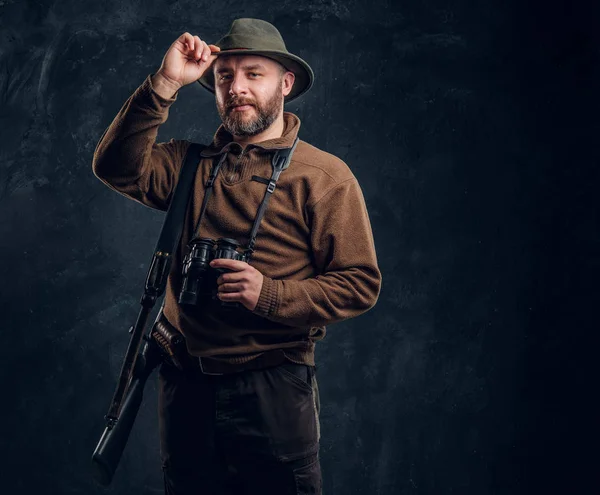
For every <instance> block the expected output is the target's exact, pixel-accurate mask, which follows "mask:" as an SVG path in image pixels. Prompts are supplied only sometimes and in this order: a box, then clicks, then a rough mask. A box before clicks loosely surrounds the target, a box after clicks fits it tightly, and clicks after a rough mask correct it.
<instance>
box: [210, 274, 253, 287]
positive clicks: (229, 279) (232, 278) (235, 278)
mask: <svg viewBox="0 0 600 495" xmlns="http://www.w3.org/2000/svg"><path fill="white" fill-rule="evenodd" d="M246 279H247V277H246V273H245V272H244V271H239V272H231V273H222V274H221V275H220V276H219V278H217V284H218V285H221V284H226V283H234V282H242V281H244V280H246Z"/></svg>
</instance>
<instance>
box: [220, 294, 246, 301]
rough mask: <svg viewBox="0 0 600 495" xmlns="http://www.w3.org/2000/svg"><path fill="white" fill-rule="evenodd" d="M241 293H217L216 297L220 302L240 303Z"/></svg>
mask: <svg viewBox="0 0 600 495" xmlns="http://www.w3.org/2000/svg"><path fill="white" fill-rule="evenodd" d="M241 294H242V293H241V292H218V293H217V297H218V298H219V299H220V300H221V301H241V300H242V295H241Z"/></svg>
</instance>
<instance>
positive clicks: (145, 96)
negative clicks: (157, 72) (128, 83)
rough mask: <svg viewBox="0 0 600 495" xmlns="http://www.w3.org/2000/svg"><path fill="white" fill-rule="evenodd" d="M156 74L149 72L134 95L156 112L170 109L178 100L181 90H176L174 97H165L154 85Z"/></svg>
mask: <svg viewBox="0 0 600 495" xmlns="http://www.w3.org/2000/svg"><path fill="white" fill-rule="evenodd" d="M153 75H154V74H149V75H148V76H147V77H146V79H145V80H144V82H143V83H142V84H141V86H140V87H139V88H138V89H137V90H136V91H135V93H134V97H136V99H137V101H138V102H140V103H142V104H144V105H145V106H147V107H148V108H150V109H152V110H154V111H155V112H159V113H161V112H164V111H165V110H166V109H168V108H169V107H170V106H171V105H172V104H173V103H174V102H175V101H176V100H177V95H178V94H179V91H178V92H176V93H175V94H174V95H173V97H172V98H168V99H167V98H163V97H162V96H160V95H159V94H158V93H157V92H156V91H154V88H153V87H152V76H153Z"/></svg>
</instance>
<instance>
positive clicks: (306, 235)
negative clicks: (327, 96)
mask: <svg viewBox="0 0 600 495" xmlns="http://www.w3.org/2000/svg"><path fill="white" fill-rule="evenodd" d="M151 76H152V75H149V76H148V77H147V78H146V79H145V81H144V82H143V84H142V85H141V86H140V87H139V88H138V89H137V90H136V91H135V92H134V93H133V95H132V96H131V97H130V98H129V99H128V100H127V101H126V102H125V104H124V105H123V107H122V108H121V110H120V111H119V113H118V114H117V116H116V117H115V119H114V120H113V122H112V123H111V124H110V126H109V127H108V128H107V129H106V131H105V132H104V134H103V135H102V137H101V139H100V141H99V143H98V145H97V147H96V151H95V153H94V158H93V164H92V167H93V171H94V174H95V175H96V176H97V177H98V178H99V179H100V180H102V181H103V182H104V183H105V184H106V185H107V186H109V187H111V188H112V189H114V190H116V191H118V192H119V193H121V194H123V195H125V196H127V197H128V198H131V199H133V200H135V201H138V202H140V203H142V204H144V205H146V206H149V207H151V208H155V209H159V210H163V211H166V210H167V208H168V205H169V202H170V199H171V194H172V192H173V190H174V187H175V184H176V182H177V179H178V174H179V171H180V168H181V166H182V163H183V159H184V157H185V153H186V151H187V148H188V146H189V144H190V142H189V141H185V140H175V139H171V140H170V141H169V142H164V143H156V136H157V132H158V127H159V126H160V125H161V124H162V123H164V122H165V121H166V120H167V117H168V113H169V107H170V106H171V105H172V104H173V102H174V101H176V99H177V96H178V94H175V95H174V96H173V98H171V99H165V98H163V97H161V96H159V95H158V94H157V93H156V92H155V91H154V89H153V88H152V82H151ZM284 121H285V128H284V131H283V134H282V136H281V137H279V138H276V139H270V140H267V141H263V142H261V143H255V144H249V145H247V146H246V147H245V148H242V147H241V146H240V145H239V144H238V143H235V142H234V141H233V140H232V136H231V134H230V133H229V132H227V131H226V130H225V129H224V127H223V126H222V125H221V126H220V127H219V128H218V130H217V132H216V133H215V135H214V138H213V141H212V142H211V144H210V145H209V147H208V148H206V149H205V150H204V151H203V152H202V157H203V158H202V160H201V161H200V163H199V164H198V172H197V176H196V179H195V183H194V186H193V187H194V190H193V194H192V197H191V200H190V204H189V206H188V210H187V213H186V217H185V221H184V227H183V232H182V236H181V243H180V246H179V248H178V249H177V250H176V252H175V253H173V265H172V269H171V273H170V274H169V278H168V283H167V287H166V291H165V301H164V308H163V313H164V316H165V317H166V318H167V320H168V321H169V322H170V323H171V324H172V325H173V326H174V327H175V328H177V329H178V330H179V331H180V332H182V333H183V335H184V336H185V337H186V341H187V346H188V350H189V352H190V353H191V354H192V355H195V356H215V357H220V358H222V359H225V360H228V361H231V362H243V361H246V360H248V359H251V358H252V357H255V356H256V355H258V354H259V353H260V352H262V351H266V350H269V349H274V348H281V349H284V351H285V353H286V356H287V357H288V359H290V360H292V361H295V362H303V363H306V364H311V365H314V347H315V342H316V341H318V340H321V339H322V338H323V337H324V336H325V331H326V325H328V324H330V323H334V322H338V321H342V320H345V319H347V318H351V317H354V316H357V315H359V314H361V313H363V312H365V311H367V310H368V309H370V308H371V307H372V306H373V305H374V304H375V302H376V301H377V298H378V296H379V290H380V284H381V273H380V271H379V268H378V266H377V258H376V254H375V246H374V242H373V235H372V232H371V225H370V221H369V217H368V213H367V209H366V206H365V202H364V198H363V195H362V192H361V189H360V186H359V184H358V182H357V180H356V177H355V176H354V175H353V174H352V172H351V170H350V169H349V168H348V166H347V165H346V164H345V163H344V162H343V161H342V160H340V159H339V158H337V157H335V156H333V155H331V154H329V153H326V152H324V151H321V150H319V149H317V148H315V147H314V146H311V145H310V144H308V143H306V142H304V141H302V140H299V141H298V145H297V146H296V149H295V151H294V154H293V155H292V160H291V163H290V166H289V168H288V169H287V170H285V171H283V172H282V174H281V176H280V177H279V180H278V181H277V187H276V189H275V191H274V193H273V194H272V196H271V199H270V202H269V205H268V207H267V211H266V213H265V215H264V217H263V220H262V222H261V224H260V229H259V231H258V235H257V241H256V246H255V252H254V254H253V257H252V259H251V260H250V264H251V265H252V266H254V267H255V268H256V269H257V270H259V271H260V272H261V273H262V274H263V276H264V282H263V286H262V291H261V294H260V298H259V301H258V305H257V307H256V309H255V310H254V311H252V312H251V311H248V310H247V309H245V308H243V309H240V310H233V311H231V310H229V311H227V310H223V309H221V308H220V307H219V305H218V303H206V304H204V305H202V306H199V307H191V308H190V307H189V306H186V305H180V304H179V303H178V297H179V292H180V290H181V283H182V277H181V266H182V261H183V258H184V256H185V254H186V252H187V250H186V247H187V244H188V242H189V240H190V239H191V238H192V237H193V234H194V232H193V230H194V227H195V226H196V223H197V220H198V218H199V215H200V206H201V204H202V198H203V196H204V191H205V184H206V181H207V179H208V174H209V171H210V168H211V165H212V162H213V160H215V159H218V158H219V157H220V156H221V154H222V153H225V152H226V153H227V160H226V161H225V163H224V164H223V166H222V168H221V170H220V172H219V175H218V176H217V179H216V181H215V184H214V186H213V187H214V189H213V193H212V194H211V196H210V198H209V201H208V207H207V210H206V213H205V216H204V218H203V221H202V224H201V226H200V234H201V236H202V237H212V238H213V239H217V238H219V237H230V238H234V239H236V240H238V241H239V242H240V243H242V245H243V246H246V245H247V243H248V241H249V236H250V230H251V228H252V223H253V221H254V217H255V215H256V211H257V209H258V206H259V205H260V203H261V201H262V198H263V195H264V192H265V188H266V185H265V184H263V183H261V182H259V181H256V180H251V179H252V176H254V175H257V176H260V177H264V178H269V177H270V176H271V171H272V170H271V161H270V160H271V156H272V154H273V153H274V150H275V149H277V148H287V147H290V146H291V145H292V144H293V141H294V139H295V138H296V135H297V134H298V130H299V128H300V120H299V119H298V117H297V116H296V115H294V114H292V113H289V112H284ZM157 236H158V232H157ZM148 242H149V243H154V242H155V239H148Z"/></svg>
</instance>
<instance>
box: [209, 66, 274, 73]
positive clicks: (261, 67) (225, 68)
mask: <svg viewBox="0 0 600 495" xmlns="http://www.w3.org/2000/svg"><path fill="white" fill-rule="evenodd" d="M240 69H242V70H265V67H264V65H261V64H254V65H244V66H242V67H240ZM216 72H217V74H222V73H223V72H231V68H229V67H223V68H222V69H217V71H216Z"/></svg>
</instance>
